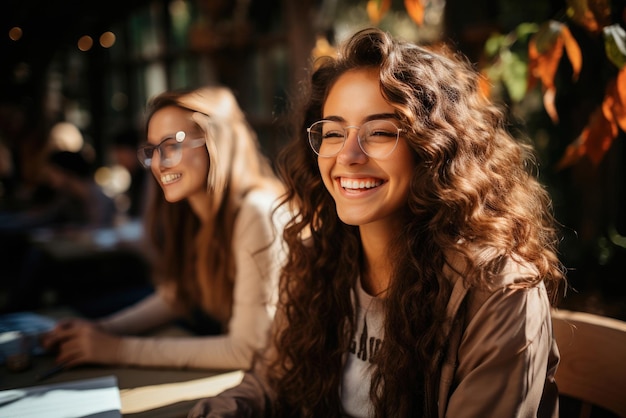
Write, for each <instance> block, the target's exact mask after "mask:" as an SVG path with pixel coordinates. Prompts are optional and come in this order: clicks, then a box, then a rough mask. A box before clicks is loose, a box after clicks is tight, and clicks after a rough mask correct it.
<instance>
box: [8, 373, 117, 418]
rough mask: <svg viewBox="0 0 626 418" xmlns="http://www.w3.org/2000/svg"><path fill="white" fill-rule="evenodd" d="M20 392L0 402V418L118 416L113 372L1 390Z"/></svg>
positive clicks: (113, 417) (99, 417)
mask: <svg viewBox="0 0 626 418" xmlns="http://www.w3.org/2000/svg"><path fill="white" fill-rule="evenodd" d="M16 391H20V392H23V393H22V395H23V396H21V397H16V400H14V401H12V402H11V401H9V402H7V403H6V404H4V405H0V418H13V417H20V418H31V417H32V418H35V417H36V418H40V417H46V418H85V417H97V418H120V417H121V416H122V414H121V401H120V392H119V388H118V386H117V378H116V377H115V376H106V377H99V378H95V379H84V380H77V381H73V382H67V383H56V384H52V385H41V386H32V387H28V388H22V389H18V390H10V391H0V398H1V397H2V394H3V393H9V394H12V393H15V392H16Z"/></svg>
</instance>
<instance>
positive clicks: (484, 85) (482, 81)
mask: <svg viewBox="0 0 626 418" xmlns="http://www.w3.org/2000/svg"><path fill="white" fill-rule="evenodd" d="M478 90H479V91H480V92H481V94H482V95H483V96H484V97H490V96H491V82H490V81H489V76H488V75H487V74H485V73H481V74H480V77H479V78H478Z"/></svg>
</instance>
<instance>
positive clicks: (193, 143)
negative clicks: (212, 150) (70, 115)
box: [137, 131, 205, 168]
mask: <svg viewBox="0 0 626 418" xmlns="http://www.w3.org/2000/svg"><path fill="white" fill-rule="evenodd" d="M185 140H187V141H185ZM183 141H185V142H183ZM184 144H187V147H188V148H198V147H200V146H202V145H204V144H205V139H204V138H193V139H192V138H187V134H186V133H185V132H184V131H178V132H176V134H175V135H174V136H168V137H167V138H165V139H163V141H161V142H160V143H159V144H158V145H148V144H146V145H143V146H141V147H139V148H138V149H137V157H138V158H139V162H141V165H143V166H144V167H145V168H150V166H152V158H153V157H154V151H155V150H156V151H158V152H159V155H160V157H161V160H160V162H161V165H162V166H163V167H167V168H171V167H174V166H175V165H176V164H178V163H180V160H181V159H182V158H183V145H184Z"/></svg>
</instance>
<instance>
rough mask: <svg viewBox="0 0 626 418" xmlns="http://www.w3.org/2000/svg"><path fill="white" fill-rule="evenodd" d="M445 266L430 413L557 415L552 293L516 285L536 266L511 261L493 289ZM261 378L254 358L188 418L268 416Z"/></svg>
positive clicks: (474, 417)
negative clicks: (237, 379)
mask: <svg viewBox="0 0 626 418" xmlns="http://www.w3.org/2000/svg"><path fill="white" fill-rule="evenodd" d="M452 264H454V263H452ZM444 271H445V273H446V275H447V276H448V277H449V278H450V280H451V281H452V282H453V283H454V287H453V291H452V294H451V297H450V300H449V302H448V306H447V312H448V318H450V321H449V322H448V324H447V328H448V329H447V330H446V332H447V333H448V339H447V341H448V347H447V351H446V353H445V358H444V359H443V361H442V362H441V364H442V366H441V373H440V374H439V375H438V376H436V377H435V379H434V380H433V381H431V382H429V384H427V391H428V393H427V398H428V399H429V400H430V401H431V403H430V404H429V405H427V409H428V413H427V416H429V417H438V418H444V417H449V418H470V417H471V418H491V417H493V418H557V417H558V391H557V388H556V384H555V381H554V373H555V372H556V367H557V365H558V362H559V354H558V349H557V347H556V343H555V341H554V338H553V336H552V321H551V316H550V303H549V299H548V296H547V292H546V289H545V287H544V286H543V284H540V285H538V286H536V287H533V288H530V289H523V288H519V287H518V286H515V281H517V280H518V279H520V278H521V277H526V276H528V275H536V273H535V272H534V271H533V269H532V268H529V267H525V266H523V265H521V264H519V263H516V262H514V261H512V260H508V261H507V262H506V263H505V265H504V268H503V269H502V273H501V274H500V275H499V278H498V280H499V281H500V282H499V283H497V284H496V286H495V290H492V291H487V290H479V289H471V290H469V289H467V288H466V287H465V286H464V284H463V280H461V276H460V274H459V273H458V271H461V270H459V269H456V270H455V269H453V268H452V267H450V265H448V266H446V268H445V270H444ZM461 312H464V315H458V314H459V313H461ZM463 318H464V319H463ZM271 349H272V348H270V350H271ZM270 355H271V354H270ZM262 376H263V364H260V365H259V364H257V369H256V370H255V371H254V372H250V373H246V375H245V377H244V379H243V381H242V383H241V384H240V385H239V386H237V387H235V388H233V389H230V390H228V391H226V392H224V393H222V394H221V395H219V396H217V397H214V398H208V399H205V400H203V401H200V402H199V403H198V404H197V405H196V406H195V407H194V409H193V410H192V411H191V412H190V414H189V418H196V417H207V418H208V417H222V418H226V417H258V418H262V417H266V416H269V414H270V412H269V411H270V409H271V406H270V404H271V400H270V399H271V394H270V392H269V390H268V388H267V385H265V384H264V381H263V378H262Z"/></svg>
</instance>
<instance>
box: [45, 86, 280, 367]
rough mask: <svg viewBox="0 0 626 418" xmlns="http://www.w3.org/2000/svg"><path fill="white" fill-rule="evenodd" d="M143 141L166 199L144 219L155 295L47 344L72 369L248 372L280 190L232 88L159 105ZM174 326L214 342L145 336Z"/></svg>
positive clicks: (63, 328)
mask: <svg viewBox="0 0 626 418" xmlns="http://www.w3.org/2000/svg"><path fill="white" fill-rule="evenodd" d="M146 132H147V143H146V144H144V145H142V146H141V147H140V148H139V150H138V156H139V159H140V161H141V163H142V164H143V165H144V166H145V167H146V168H149V169H150V170H151V171H152V174H153V176H154V179H155V180H156V183H157V184H158V185H159V186H160V189H161V190H160V192H158V193H155V194H154V196H153V197H152V200H151V202H150V203H149V205H148V207H147V210H146V216H147V219H146V233H147V235H148V238H149V241H150V244H151V256H152V257H151V259H152V261H153V264H152V265H153V276H154V283H155V286H156V292H155V293H154V294H153V295H151V296H149V297H147V298H146V299H145V300H142V301H141V302H139V303H137V304H136V305H134V306H131V307H129V308H127V309H125V310H123V311H121V312H118V313H116V314H113V315H111V316H109V317H106V318H102V319H100V320H97V321H93V322H92V321H85V320H80V319H68V320H63V321H61V322H59V324H58V325H57V327H56V328H55V329H54V330H53V331H52V332H50V333H49V334H48V335H47V336H46V337H45V338H44V345H45V346H46V347H47V348H49V349H53V348H56V349H58V356H57V361H58V363H59V364H62V365H64V366H66V367H72V366H75V365H78V364H82V363H102V364H124V365H133V366H167V367H180V368H206V369H239V368H243V369H245V368H248V367H249V366H250V364H251V361H252V357H253V354H254V353H255V351H256V350H258V349H260V348H261V347H263V346H264V344H265V342H266V337H267V336H266V334H267V332H268V329H269V326H270V322H271V321H272V318H273V315H274V310H275V302H276V295H277V292H276V288H277V282H278V274H279V270H280V268H281V266H282V264H283V260H284V258H285V254H284V252H283V248H282V228H283V224H282V222H283V220H284V219H285V216H282V215H281V213H280V212H279V211H278V212H274V209H275V201H276V200H277V198H278V197H279V196H280V195H281V193H282V192H283V190H282V187H281V185H280V183H279V182H278V180H277V179H276V177H275V176H274V174H273V172H272V169H271V166H270V164H269V162H268V161H267V160H266V158H265V157H264V156H263V155H262V153H261V152H260V149H259V146H258V143H257V140H256V136H255V134H254V133H253V131H252V129H251V127H250V126H249V124H248V122H247V121H246V120H245V118H244V114H243V112H242V111H241V109H240V108H239V106H238V104H237V102H236V99H235V97H234V96H233V94H232V92H231V91H230V90H228V89H226V88H222V87H211V88H203V89H198V90H195V91H191V92H166V93H163V94H161V95H159V96H157V97H155V98H154V99H153V100H152V101H151V102H150V103H149V106H148V109H147V122H146ZM177 319H183V320H184V321H185V322H186V323H188V324H190V326H191V327H192V329H194V330H195V331H196V332H197V333H199V334H206V335H204V336H195V337H189V338H179V337H172V338H164V337H146V336H141V334H143V333H146V332H148V331H151V330H154V329H155V328H157V327H158V326H161V325H163V324H166V323H170V322H172V321H174V320H177Z"/></svg>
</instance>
